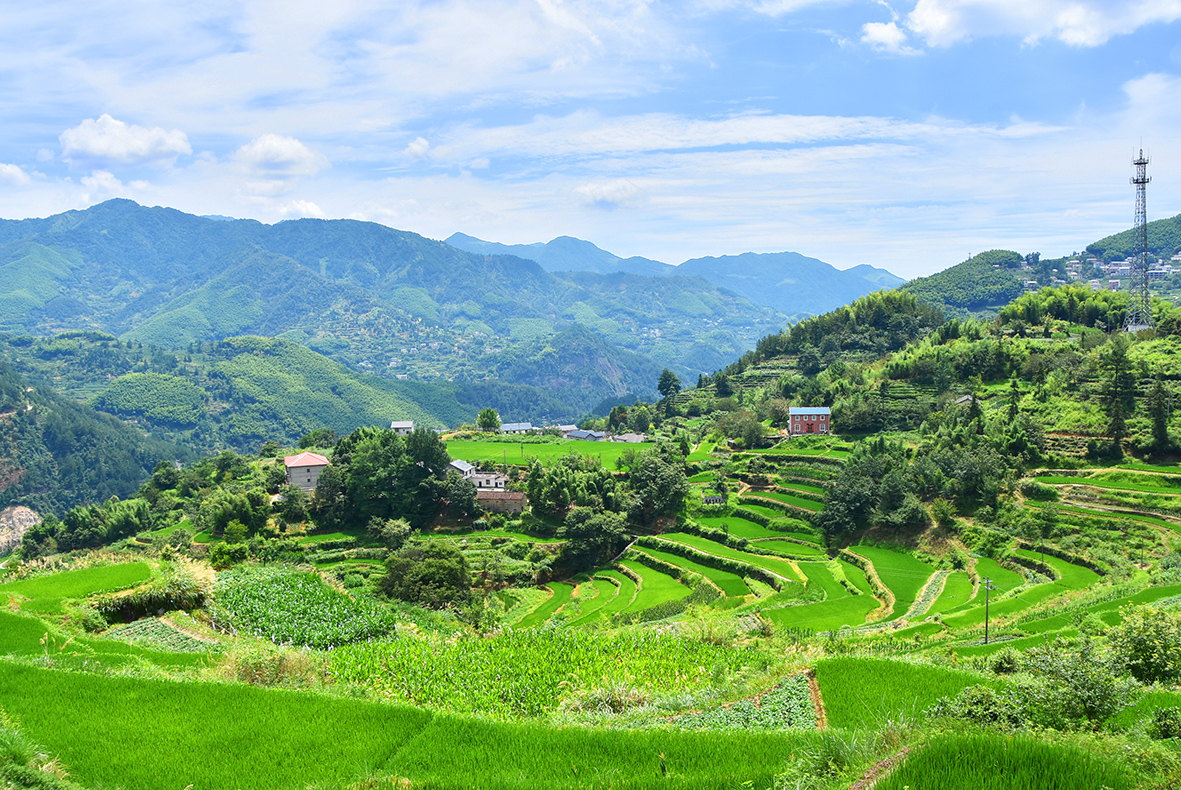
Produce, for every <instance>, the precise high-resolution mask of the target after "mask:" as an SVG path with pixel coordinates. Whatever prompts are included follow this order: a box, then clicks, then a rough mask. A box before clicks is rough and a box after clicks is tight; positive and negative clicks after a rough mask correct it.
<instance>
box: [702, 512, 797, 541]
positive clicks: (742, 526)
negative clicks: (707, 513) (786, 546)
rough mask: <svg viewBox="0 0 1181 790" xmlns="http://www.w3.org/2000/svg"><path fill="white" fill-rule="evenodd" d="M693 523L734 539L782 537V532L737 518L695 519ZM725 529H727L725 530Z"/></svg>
mask: <svg viewBox="0 0 1181 790" xmlns="http://www.w3.org/2000/svg"><path fill="white" fill-rule="evenodd" d="M778 515H781V514H778ZM694 521H696V522H697V523H698V524H700V525H701V526H703V527H709V528H710V529H720V530H722V531H723V532H729V533H730V534H731V535H733V536H734V537H736V538H746V539H747V540H752V539H758V538H778V537H781V536H782V535H783V533H782V532H776V531H775V530H773V529H767V528H766V527H764V526H762V525H761V524H756V523H754V522H753V521H747V520H746V519H744V518H739V517H738V516H721V517H710V518H696V519H694ZM727 527H728V529H726V528H727Z"/></svg>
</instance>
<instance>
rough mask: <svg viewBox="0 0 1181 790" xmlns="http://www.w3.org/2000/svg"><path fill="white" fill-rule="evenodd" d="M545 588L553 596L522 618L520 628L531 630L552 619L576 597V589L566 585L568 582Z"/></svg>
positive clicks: (552, 584)
mask: <svg viewBox="0 0 1181 790" xmlns="http://www.w3.org/2000/svg"><path fill="white" fill-rule="evenodd" d="M545 586H546V587H548V588H549V589H550V590H551V591H552V592H553V595H552V596H551V597H550V599H549V600H548V601H546V602H545V603H543V604H542V605H541V606H539V607H537V608H536V609H534V610H533V611H532V612H530V613H529V614H527V615H525V616H524V617H522V618H521V619H520V621H519V622H518V623H517V627H518V628H530V627H532V626H535V625H541V624H542V623H544V622H545V621H546V620H548V619H550V616H551V615H553V614H554V613H555V612H557V611H558V610H559V609H561V608H562V607H563V606H565V605H566V602H567V601H569V600H570V599H571V598H572V597H573V595H574V587H572V586H571V585H569V584H566V582H550V583H549V584H547V585H545Z"/></svg>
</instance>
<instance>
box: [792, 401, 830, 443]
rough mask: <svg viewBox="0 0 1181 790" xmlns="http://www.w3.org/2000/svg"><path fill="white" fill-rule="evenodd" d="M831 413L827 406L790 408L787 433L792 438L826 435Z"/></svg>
mask: <svg viewBox="0 0 1181 790" xmlns="http://www.w3.org/2000/svg"><path fill="white" fill-rule="evenodd" d="M830 419H831V413H830V410H829V408H828V407H827V406H792V407H791V410H790V413H789V416H788V424H787V432H788V433H790V434H791V435H792V436H799V435H800V434H808V433H828V432H829V420H830Z"/></svg>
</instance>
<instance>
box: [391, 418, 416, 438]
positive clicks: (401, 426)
mask: <svg viewBox="0 0 1181 790" xmlns="http://www.w3.org/2000/svg"><path fill="white" fill-rule="evenodd" d="M390 430H391V431H393V432H394V433H396V434H398V435H399V436H409V435H410V434H412V433H414V420H394V421H393V422H391V423H390Z"/></svg>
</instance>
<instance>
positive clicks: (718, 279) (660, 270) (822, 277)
mask: <svg viewBox="0 0 1181 790" xmlns="http://www.w3.org/2000/svg"><path fill="white" fill-rule="evenodd" d="M446 242H447V243H448V244H450V245H451V246H452V247H456V248H458V249H461V250H466V251H467V252H474V253H480V254H483V255H515V256H517V257H518V258H525V259H527V260H532V261H536V262H537V263H538V264H539V265H540V266H541V267H542V268H543V269H545V270H546V271H551V272H567V271H583V272H596V273H599V274H611V273H614V272H625V273H628V274H641V275H647V276H649V277H672V276H692V275H697V276H698V277H701V278H703V279H705V280H707V281H709V282H710V283H713V284H714V285H716V286H718V287H719V288H726V289H728V290H730V291H733V292H734V293H736V294H739V295H741V296H745V297H746V298H747V299H750V300H751V301H752V302H755V303H756V304H761V305H765V306H767V307H772V308H774V309H776V310H779V311H780V312H782V313H784V314H786V315H788V316H791V317H793V318H798V317H802V316H805V315H817V314H819V313H825V312H828V311H829V310H834V309H836V308H838V307H840V306H842V305H846V304H849V303H850V302H852V301H854V300H855V299H857V298H859V297H861V296H864V295H865V294H867V293H870V292H872V291H877V290H881V289H883V288H895V287H897V286H899V285H902V284H903V283H904V282H906V281H905V280H904V279H903V278H901V277H898V276H897V275H895V274H891V273H890V272H888V271H886V270H885V269H878V268H876V267H874V266H869V265H867V264H862V265H860V266H854V267H853V268H851V269H845V270H841V269H837V268H836V267H834V266H832V265H830V264H827V263H825V262H824V261H821V260H817V259H816V258H809V257H807V256H806V255H800V254H799V253H798V252H772V253H754V252H746V253H743V254H741V255H723V256H721V257H718V258H712V257H707V258H693V259H691V260H688V261H685V262H684V263H682V264H681V265H679V266H672V265H670V264H667V263H661V262H660V261H654V260H652V259H650V258H640V257H633V258H620V257H619V256H618V255H614V254H612V253H610V252H607V251H606V250H603V249H600V248H599V247H596V246H595V245H594V244H592V243H591V242H589V241H583V240H582V239H576V238H573V237H572V236H559V237H558V238H556V239H554V240H553V241H550V242H545V243H542V242H537V243H534V244H500V243H497V242H494V241H484V240H482V239H477V238H475V237H474V236H468V235H467V234H464V233H455V234H453V235H452V236H451V237H450V238H448V239H447V240H446Z"/></svg>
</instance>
